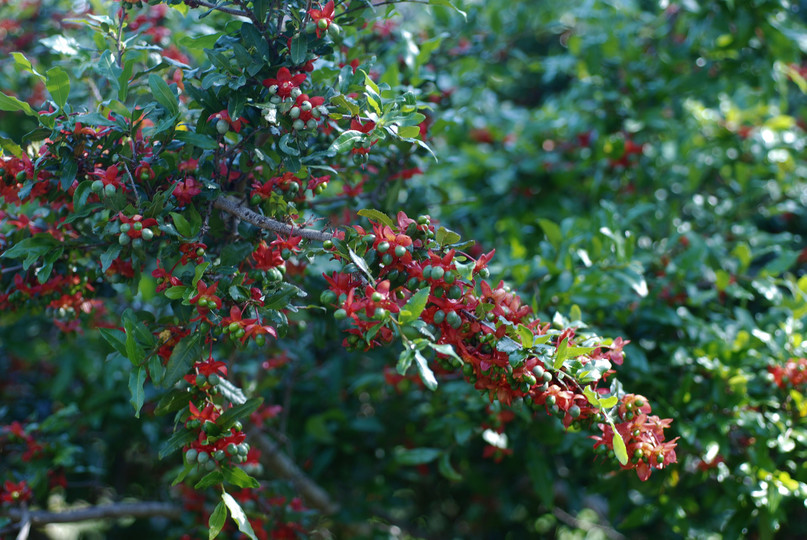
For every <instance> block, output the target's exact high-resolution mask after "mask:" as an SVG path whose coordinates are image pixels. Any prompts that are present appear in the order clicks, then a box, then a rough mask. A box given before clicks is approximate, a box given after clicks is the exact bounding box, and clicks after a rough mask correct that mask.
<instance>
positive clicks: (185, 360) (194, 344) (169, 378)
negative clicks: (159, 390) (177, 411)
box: [161, 334, 202, 388]
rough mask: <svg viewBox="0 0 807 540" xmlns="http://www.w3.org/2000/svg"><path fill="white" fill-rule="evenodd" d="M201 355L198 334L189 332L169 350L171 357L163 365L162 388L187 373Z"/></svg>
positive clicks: (168, 386)
mask: <svg viewBox="0 0 807 540" xmlns="http://www.w3.org/2000/svg"><path fill="white" fill-rule="evenodd" d="M201 355H202V346H201V345H200V343H199V334H191V335H190V336H187V337H185V338H183V339H182V341H180V342H179V343H177V344H176V346H174V350H173V351H172V352H171V358H169V359H168V364H167V365H166V366H165V377H164V378H163V381H162V385H161V386H162V387H163V388H170V387H171V386H174V385H175V384H176V383H177V381H179V380H180V379H181V378H182V377H183V376H184V375H185V374H187V373H188V371H189V370H190V368H191V366H192V365H193V364H194V363H195V362H196V360H198V359H199V357H200V356H201Z"/></svg>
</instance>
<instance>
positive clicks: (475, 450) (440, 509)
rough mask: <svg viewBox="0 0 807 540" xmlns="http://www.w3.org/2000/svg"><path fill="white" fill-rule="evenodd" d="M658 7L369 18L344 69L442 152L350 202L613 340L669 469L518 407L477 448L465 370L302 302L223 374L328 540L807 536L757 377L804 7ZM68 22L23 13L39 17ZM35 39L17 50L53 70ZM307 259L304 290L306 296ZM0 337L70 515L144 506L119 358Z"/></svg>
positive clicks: (176, 19)
mask: <svg viewBox="0 0 807 540" xmlns="http://www.w3.org/2000/svg"><path fill="white" fill-rule="evenodd" d="M661 4H663V5H659V3H656V2H650V1H635V2H631V1H627V0H625V1H617V0H614V1H594V0H592V1H585V2H583V1H572V2H563V3H556V2H534V1H528V0H522V1H519V0H506V1H505V0H493V1H488V2H468V3H467V5H461V6H460V7H461V8H462V9H463V10H464V11H465V12H466V13H467V18H466V17H462V16H461V15H459V14H458V13H457V12H456V11H454V10H451V9H448V8H440V7H429V8H427V7H425V6H420V5H416V4H403V5H401V6H396V7H390V10H391V11H390V16H391V18H390V20H391V21H394V22H395V24H396V25H397V28H396V29H395V30H393V37H392V38H390V39H388V40H385V41H383V42H381V43H372V44H362V43H359V42H357V43H356V44H355V49H354V50H353V51H351V53H353V52H355V53H356V55H357V56H360V55H361V53H363V52H364V49H363V47H365V46H366V47H367V50H368V51H370V50H372V51H374V53H375V54H377V57H376V58H375V60H374V61H373V60H372V59H371V58H365V57H362V62H367V64H368V66H369V67H370V69H372V70H374V71H376V72H377V75H378V76H379V77H380V78H381V80H382V81H383V80H385V78H386V79H387V80H390V81H398V80H400V81H401V82H402V83H404V84H410V85H412V86H413V87H415V88H417V89H419V90H420V91H421V92H422V95H424V96H431V97H432V99H431V101H432V102H433V110H432V111H431V112H430V113H429V118H430V121H431V124H430V126H429V131H428V142H429V143H430V144H432V145H433V147H434V148H435V152H436V154H437V156H438V158H439V161H437V162H434V161H433V160H431V158H429V157H428V156H426V155H424V156H423V158H422V160H421V163H420V165H421V168H422V169H423V171H424V173H423V174H422V175H417V176H415V177H413V178H411V179H408V180H405V181H404V180H400V181H398V184H397V185H393V186H392V188H391V189H390V190H389V192H388V195H387V196H386V197H384V198H383V199H379V200H376V201H367V202H366V203H364V202H363V203H361V204H367V205H368V206H374V207H378V208H379V209H381V210H384V211H386V212H388V213H389V214H394V213H396V212H397V211H398V210H401V209H405V210H406V212H407V213H408V214H409V215H416V214H418V213H427V214H430V215H431V216H432V217H433V218H435V219H438V220H439V221H440V222H441V223H442V224H444V225H445V226H447V227H450V228H452V229H454V230H457V231H458V232H461V233H462V236H463V237H464V238H469V239H475V240H477V242H478V244H479V245H480V247H482V248H484V250H485V251H487V250H489V249H491V248H496V258H495V259H494V264H493V266H492V273H493V275H494V276H497V275H498V276H501V277H502V278H503V279H505V280H506V281H507V282H509V283H510V284H512V285H513V286H515V287H517V288H518V289H519V290H520V291H522V292H523V296H524V297H525V299H529V301H531V302H532V305H533V308H534V309H535V311H536V312H538V313H540V314H541V315H542V318H543V319H545V320H547V321H551V320H552V319H553V317H555V314H556V313H560V314H561V315H562V316H564V317H567V318H568V319H569V320H572V321H574V320H579V319H581V318H582V321H583V322H581V324H585V325H588V326H589V327H591V328H593V329H595V330H596V331H597V332H598V333H601V334H604V335H610V336H622V337H623V338H625V339H629V340H631V344H630V345H629V346H628V347H626V349H625V350H626V361H625V365H624V366H623V367H622V370H621V372H620V380H622V382H623V384H624V385H625V386H626V387H627V388H630V389H631V391H634V392H637V393H641V394H643V395H645V396H647V397H649V398H650V399H651V400H652V402H653V403H654V412H655V413H656V414H659V416H661V417H663V418H666V417H669V418H673V419H674V423H673V427H672V431H673V432H674V433H673V436H679V437H680V440H679V447H678V464H677V465H675V466H672V467H669V468H667V469H665V470H664V471H660V472H656V473H654V474H653V476H652V477H651V479H650V480H649V481H648V482H644V483H642V482H639V481H638V479H637V478H636V477H635V475H633V474H632V473H627V472H622V473H613V472H612V467H611V466H610V464H602V463H601V462H600V461H597V460H595V458H594V452H593V451H592V450H591V445H590V441H589V440H587V438H586V435H585V434H582V433H571V432H565V431H564V430H563V428H562V426H561V425H560V423H559V422H558V421H557V420H556V419H553V418H551V417H544V416H541V415H539V417H538V418H533V416H532V414H528V412H527V411H526V410H521V409H519V408H518V407H515V408H514V409H515V410H514V413H515V419H514V420H513V421H511V422H509V423H507V425H506V428H505V430H504V433H506V435H507V447H508V449H511V450H512V455H509V456H504V457H503V459H502V460H501V461H494V460H492V459H484V458H483V457H482V454H483V449H484V447H485V445H486V443H485V441H484V439H483V436H482V434H483V433H484V431H485V429H486V428H487V427H492V428H496V427H497V426H496V424H495V423H492V422H495V421H496V420H491V418H499V417H500V416H501V415H500V414H499V413H500V412H501V411H499V410H498V409H497V408H494V410H493V411H489V410H487V407H488V405H487V403H486V401H485V400H483V399H482V398H480V397H479V396H478V395H477V393H476V392H475V391H473V389H472V388H470V387H469V386H468V385H467V384H464V383H462V382H461V381H447V382H442V383H441V385H440V387H439V388H438V389H437V391H435V392H430V391H427V390H425V389H423V388H422V387H421V386H419V385H418V384H417V382H416V381H404V382H403V383H401V385H400V386H393V385H391V384H389V383H388V382H386V381H385V376H384V367H385V366H387V367H392V366H393V365H394V363H395V355H394V351H393V352H392V353H391V352H390V351H384V350H382V351H378V352H373V353H372V354H370V353H348V352H345V351H343V350H342V349H341V347H340V343H341V339H342V336H340V335H339V334H338V332H337V330H338V328H337V325H336V324H335V323H333V322H332V321H331V320H330V319H329V318H323V317H322V316H317V315H316V312H311V314H302V315H299V317H298V318H299V320H298V321H297V323H298V324H297V325H296V327H295V328H294V329H293V330H292V331H291V335H290V336H289V338H287V341H286V342H283V341H281V342H280V343H279V346H278V349H277V350H276V351H274V352H275V354H276V355H282V354H285V355H287V356H288V357H289V358H290V359H291V360H292V361H291V363H290V364H289V365H288V366H286V367H284V368H282V369H277V370H266V369H264V368H262V366H261V360H262V359H261V358H260V357H259V354H258V353H250V352H246V353H243V354H246V355H249V354H253V355H255V358H254V360H255V362H253V363H251V364H250V363H248V362H243V363H242V364H241V365H243V366H246V367H243V368H241V370H240V372H238V377H239V378H240V380H241V382H242V383H243V384H244V386H245V388H247V389H249V390H250V391H251V392H253V393H259V394H261V395H263V396H264V397H265V399H266V401H267V402H268V403H276V404H280V405H282V406H283V407H284V409H285V411H286V412H284V413H283V415H281V417H280V418H279V419H278V420H277V421H276V424H274V425H273V426H272V427H271V430H273V433H280V434H282V438H283V440H286V441H288V442H287V444H286V445H285V450H286V451H287V452H288V453H289V454H290V455H292V456H293V457H294V459H295V460H296V461H297V462H298V463H300V464H304V468H305V470H306V472H307V473H308V474H310V476H311V477H312V478H313V479H315V480H316V481H317V482H318V483H320V485H322V486H323V487H324V488H325V489H326V490H327V491H328V492H330V493H331V494H333V496H334V497H335V498H338V499H339V500H341V501H343V510H342V514H340V515H339V516H338V517H336V518H333V520H334V521H335V522H336V523H337V525H335V526H336V527H337V528H336V529H335V530H339V529H338V526H339V525H338V524H339V523H349V522H356V521H368V520H371V519H375V520H377V521H379V522H388V523H393V524H398V525H401V526H402V527H403V529H404V530H405V532H406V534H409V535H412V536H414V537H435V538H436V537H440V538H449V537H457V538H505V537H508V538H523V537H527V536H534V537H537V536H552V535H554V536H558V537H563V538H602V537H605V536H606V535H607V534H616V533H614V532H613V531H619V533H621V534H623V535H625V536H627V537H631V538H647V537H655V538H681V537H686V538H712V537H713V538H723V537H724V538H737V537H751V538H772V537H780V538H798V537H802V536H804V535H807V525H805V523H807V510H805V503H804V501H805V499H806V498H807V420H805V418H807V402H805V392H807V389H805V388H804V386H803V385H802V386H801V387H798V388H793V389H780V388H778V387H777V386H776V385H775V384H774V383H773V381H772V378H771V377H770V375H769V372H768V368H769V367H771V366H776V365H783V364H784V363H785V362H786V361H787V360H788V359H789V358H792V357H797V358H798V357H803V356H805V350H804V349H805V346H804V339H803V333H804V321H805V316H807V278H805V277H804V273H805V257H803V256H801V254H802V253H803V252H802V250H803V249H804V248H805V241H804V234H805V229H807V211H805V204H806V203H807V183H805V175H807V162H805V150H804V148H805V142H807V137H806V136H805V135H806V134H805V127H807V126H805V123H804V120H805V104H807V99H805V95H804V92H805V91H807V83H805V80H804V78H803V75H802V72H801V71H799V70H800V69H801V65H802V64H801V63H802V61H803V59H804V54H805V53H807V27H806V26H805V16H804V9H807V5H802V4H799V3H794V2H782V1H778V0H777V1H774V0H754V1H747V2H740V1H737V2H734V1H729V0H720V1H715V2H702V3H697V2H693V1H682V2H679V3H674V2H666V3H665V2H661ZM12 9H13V8H11V7H9V6H5V7H0V16H2V17H9V18H12V14H11V13H10V11H11V10H12ZM62 9H65V6H60V5H56V4H53V5H43V8H42V10H43V11H42V14H41V15H42V17H43V18H42V20H44V21H52V19H48V18H46V17H44V14H47V13H59V12H60V10H62ZM396 10H397V11H396ZM15 16H16V17H20V18H21V19H22V16H21V15H15ZM169 20H170V24H168V23H166V26H169V27H170V28H171V29H172V31H173V35H172V37H171V40H172V41H176V42H179V43H182V38H183V37H184V36H193V35H195V32H196V31H197V30H198V28H196V27H195V26H194V24H193V23H192V22H191V21H190V20H189V19H185V18H183V17H182V16H181V14H180V13H179V12H178V11H172V12H171V13H170V14H169ZM40 22H41V21H40ZM49 24H50V23H45V25H44V26H45V28H44V30H43V31H45V32H47V31H48V26H49ZM49 31H50V32H51V33H53V35H54V36H57V35H58V34H57V33H55V32H58V31H59V29H58V27H56V26H52V27H50V29H49ZM54 43H55V41H53V40H51V42H50V43H48V42H40V43H31V44H30V45H29V47H30V49H29V50H28V51H26V54H27V55H28V56H29V57H34V56H35V57H36V58H37V59H38V62H40V63H41V64H42V65H44V66H48V65H51V64H56V63H59V62H61V61H63V60H65V58H66V55H65V53H64V52H61V53H60V52H58V50H57V48H56V46H55V45H54ZM188 43H190V41H186V42H185V44H186V45H187V44H188ZM191 51H193V49H192V47H191ZM4 52H5V51H4ZM196 53H199V51H196ZM77 54H78V56H79V57H80V53H77ZM192 54H193V52H192ZM349 54H350V53H349ZM199 58H201V55H199ZM200 61H201V60H200ZM0 87H2V88H3V89H4V91H7V90H13V91H16V92H18V93H19V94H20V96H21V97H22V96H25V95H26V93H29V92H30V91H31V90H32V88H33V84H32V80H31V78H30V77H29V78H28V79H26V78H25V77H21V76H20V75H19V71H18V69H17V67H16V66H15V64H14V62H13V61H12V60H11V59H10V58H9V57H5V58H0ZM82 91H83V90H82V89H81V88H80V87H77V86H74V87H73V88H72V89H71V100H73V99H80V97H81V94H80V92H82ZM28 124H30V122H28V121H27V120H26V119H25V117H24V115H21V114H11V113H2V116H0V135H3V136H4V137H7V138H9V139H11V140H15V141H17V142H20V141H21V140H22V137H23V135H24V133H25V132H26V131H28V130H30V129H32V128H33V127H34V126H33V125H28ZM341 208H342V203H340V202H335V203H333V209H332V210H333V213H334V214H337V212H339V211H341ZM327 268H328V267H327V266H323V267H322V268H319V267H315V270H316V271H313V272H310V273H309V274H310V277H308V278H305V279H306V282H305V288H306V289H307V290H310V291H311V292H312V295H313V296H314V298H316V297H317V296H318V292H317V290H318V288H319V289H321V288H322V286H323V284H322V283H321V280H320V279H318V278H317V276H318V274H319V273H321V272H322V271H324V270H326V269H327ZM154 287H155V284H154V282H153V281H152V280H150V279H148V278H146V279H144V280H143V281H142V282H141V285H140V290H139V291H135V292H136V294H133V295H132V297H131V300H132V301H133V302H134V303H135V304H137V303H140V304H141V305H147V304H148V303H149V302H150V301H151V299H152V298H153V296H154V292H153V291H154ZM0 324H1V325H2V328H0V333H1V334H0V337H1V338H2V340H3V348H2V352H0V369H2V370H3V372H5V373H7V374H8V377H7V378H6V380H4V381H3V382H2V383H0V389H2V391H3V403H2V404H0V423H3V424H5V423H9V422H10V421H11V420H13V419H21V418H26V417H28V418H40V419H44V418H46V417H47V415H48V413H49V412H50V411H52V410H54V409H59V410H61V411H62V412H61V413H60V414H61V416H62V417H63V419H62V420H61V421H59V422H57V421H56V420H52V421H51V422H52V423H51V425H49V426H45V424H43V426H45V427H47V428H48V429H50V430H52V431H51V433H52V437H53V438H54V440H59V441H60V442H59V444H60V445H61V446H60V448H61V450H60V454H59V455H58V458H57V459H56V460H55V461H54V465H59V466H64V467H66V468H67V469H68V470H69V471H70V474H71V477H70V478H71V480H72V481H74V483H75V486H77V487H72V488H69V491H68V493H67V498H68V499H70V500H75V499H80V498H84V499H90V500H96V499H98V497H99V495H101V494H103V493H105V490H107V489H111V490H112V491H114V492H116V493H118V494H121V495H124V496H130V497H138V498H150V497H154V493H159V492H160V490H164V489H165V488H163V487H160V486H161V485H162V483H161V482H160V480H161V478H162V477H163V476H165V477H166V478H170V476H169V474H171V473H174V472H176V471H175V470H173V471H172V470H171V468H172V467H173V466H175V464H172V463H168V462H161V461H159V460H157V459H156V454H157V450H156V449H157V445H158V443H159V441H161V440H163V438H164V437H165V433H167V432H168V431H170V426H168V424H166V422H164V421H162V420H160V419H155V418H153V417H151V416H150V415H149V414H148V412H149V411H146V412H145V414H144V416H145V417H146V418H145V419H144V420H143V421H137V420H135V419H134V418H132V414H131V406H130V404H129V403H128V402H127V399H125V397H126V396H125V392H122V391H121V387H122V386H124V387H125V385H126V380H127V376H126V375H125V373H126V370H127V369H128V366H126V365H124V364H121V365H118V364H116V363H115V362H114V361H105V360H104V358H105V357H106V355H107V353H108V352H109V351H108V346H107V345H106V343H105V342H103V341H101V340H100V339H99V338H98V336H97V335H94V334H90V333H87V334H84V335H80V336H76V337H75V338H73V339H72V340H71V341H70V342H69V343H67V344H64V343H59V344H58V346H57V345H56V344H57V341H56V339H57V335H56V333H54V332H52V331H51V329H50V328H49V326H48V324H47V319H44V318H41V317H39V316H37V315H31V316H26V317H23V318H20V317H16V316H15V317H10V316H5V315H0ZM148 397H153V396H147V398H148ZM147 401H148V400H147ZM496 407H498V405H497V406H496ZM79 411H80V412H79ZM65 418H66V419H68V421H65V420H64V419H65ZM45 422H47V420H45ZM45 427H43V429H45ZM79 448H80V449H81V450H79ZM39 474H46V471H45V470H44V469H43V470H41V471H40V473H39ZM273 487H274V489H276V490H277V491H278V492H279V493H287V494H291V493H292V490H291V488H290V487H289V486H288V485H286V484H284V483H282V482H276V485H274V486H273ZM311 519H315V518H311ZM190 526H191V525H190V524H180V525H176V524H173V525H165V524H164V523H160V522H152V523H138V524H136V525H134V526H131V527H128V528H122V529H119V530H118V529H116V530H112V531H108V535H109V537H110V538H111V537H118V538H121V537H124V536H127V537H128V536H131V537H132V538H134V537H138V535H139V534H146V533H144V532H142V531H143V530H145V529H148V530H149V531H153V530H154V529H155V528H156V529H158V530H160V531H161V532H160V534H169V533H170V534H174V533H176V534H181V532H183V531H184V530H185V529H186V528H187V527H190ZM166 531H167V532H166ZM149 534H151V533H149Z"/></svg>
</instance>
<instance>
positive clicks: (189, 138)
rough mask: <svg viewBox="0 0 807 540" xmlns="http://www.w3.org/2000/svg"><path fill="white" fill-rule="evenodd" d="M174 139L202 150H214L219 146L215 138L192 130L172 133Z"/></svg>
mask: <svg viewBox="0 0 807 540" xmlns="http://www.w3.org/2000/svg"><path fill="white" fill-rule="evenodd" d="M174 139H176V140H178V141H181V142H183V143H185V144H188V145H190V146H195V147H196V148H201V149H202V150H215V149H216V148H218V147H219V143H218V142H216V139H214V138H212V137H208V136H207V135H202V134H201V133H196V132H194V131H177V132H176V133H174Z"/></svg>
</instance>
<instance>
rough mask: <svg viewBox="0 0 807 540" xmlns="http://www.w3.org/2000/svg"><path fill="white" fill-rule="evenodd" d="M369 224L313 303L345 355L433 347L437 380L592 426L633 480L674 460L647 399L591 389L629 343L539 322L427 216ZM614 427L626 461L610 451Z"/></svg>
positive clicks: (663, 423) (334, 244) (351, 236)
mask: <svg viewBox="0 0 807 540" xmlns="http://www.w3.org/2000/svg"><path fill="white" fill-rule="evenodd" d="M373 217H375V218H376V221H375V222H374V223H373V227H372V232H368V231H367V230H365V229H364V228H362V227H359V226H356V227H354V228H352V229H348V230H347V231H345V232H344V234H343V235H340V237H337V238H334V240H333V241H329V242H327V243H326V245H325V247H326V249H328V250H330V252H331V253H332V254H333V256H334V258H335V259H337V260H339V261H341V262H342V263H343V265H344V267H343V270H342V272H339V273H333V274H331V275H330V276H325V279H326V281H327V282H328V285H329V288H328V290H327V291H325V292H324V293H323V294H322V296H321V301H322V302H323V303H324V304H326V305H329V306H331V307H333V308H334V309H335V312H334V317H335V318H336V319H337V320H347V321H349V323H350V327H349V328H348V329H347V333H348V334H349V335H348V337H347V338H346V339H345V346H346V347H348V348H354V349H355V348H359V349H362V348H363V349H369V348H372V347H376V346H379V345H382V344H386V343H390V342H391V341H393V339H394V338H395V337H400V338H401V339H402V340H403V342H404V345H405V347H406V349H407V350H412V351H414V350H418V351H419V350H420V348H422V345H425V346H428V347H431V348H433V349H434V350H435V351H436V362H437V364H438V365H439V366H440V369H441V370H442V371H449V372H450V371H459V372H460V373H462V376H463V377H465V379H466V380H468V382H470V383H472V384H473V385H474V386H475V388H477V389H478V390H480V391H481V392H482V393H483V394H486V395H488V397H489V399H490V400H491V401H493V400H498V401H500V402H501V403H503V404H505V405H511V404H512V403H513V402H515V401H523V402H524V403H525V404H526V405H527V406H528V407H530V408H532V409H534V410H538V409H542V410H544V411H546V412H547V413H548V414H551V415H554V416H559V417H560V418H561V419H562V422H563V424H564V426H566V427H569V426H572V425H574V426H577V427H580V428H587V427H591V426H592V425H593V424H594V423H595V422H599V425H600V427H601V429H602V431H603V435H602V436H601V437H598V438H596V440H597V443H596V445H595V446H596V447H600V446H603V447H605V448H608V449H611V450H614V453H615V456H616V457H617V458H618V459H619V460H620V463H621V464H622V466H623V467H624V468H633V469H636V471H637V473H638V475H639V477H640V478H641V479H642V480H646V479H647V478H648V477H649V475H650V470H651V468H662V467H664V466H665V465H668V464H669V463H672V462H675V459H676V457H675V451H674V448H675V441H670V442H664V433H663V431H664V429H665V428H666V427H667V426H668V425H669V424H670V422H671V420H661V419H659V418H658V417H655V416H648V414H649V413H650V406H649V404H648V403H647V400H645V399H644V398H639V397H636V396H633V395H630V394H624V395H617V394H615V395H611V394H612V391H611V388H605V387H602V388H601V387H599V386H598V385H599V383H600V382H601V381H605V379H606V378H607V377H608V376H609V375H610V374H611V373H613V371H612V364H621V363H622V359H623V353H622V347H623V346H624V345H625V344H626V343H627V342H626V341H623V340H622V339H618V340H616V341H614V342H613V343H611V344H610V345H606V344H603V343H601V342H600V341H597V340H594V339H592V338H589V339H582V340H581V339H580V338H578V336H577V335H576V331H575V329H574V328H565V329H553V328H551V325H549V324H541V322H540V320H538V319H535V318H533V317H531V310H530V308H529V307H528V306H525V305H523V304H522V303H521V299H520V298H519V297H518V295H516V294H514V293H513V292H512V291H511V290H510V289H509V288H508V287H507V286H506V285H504V283H502V282H499V283H498V284H497V285H491V284H490V283H489V282H487V281H486V280H485V278H487V277H488V276H489V271H488V269H487V264H488V262H489V261H490V260H491V258H492V256H493V253H492V252H491V253H488V254H483V255H481V256H479V257H478V258H476V259H474V258H472V257H471V256H470V255H468V254H466V253H464V252H462V251H461V250H460V247H461V246H460V244H458V242H459V237H458V236H457V235H456V234H455V233H452V232H450V231H447V230H446V229H443V228H440V229H436V228H435V227H434V226H433V225H432V224H431V220H430V219H429V217H428V216H421V217H420V218H418V219H417V220H413V219H411V218H409V217H407V216H406V215H405V214H404V213H403V212H401V213H399V214H398V216H397V222H393V221H392V220H391V219H389V218H388V217H387V216H383V215H379V214H375V215H374V216H373ZM376 279H378V280H380V281H375V280H376ZM417 354H420V353H419V352H418V353H417ZM404 355H406V351H405V353H404ZM403 365H404V369H405V366H406V365H407V364H406V363H404V364H403ZM399 366H400V364H399ZM435 384H436V383H435ZM612 388H613V387H612ZM614 418H617V419H618V420H621V422H620V423H619V424H617V425H616V429H617V431H618V433H619V434H620V436H621V439H620V440H621V441H622V442H623V444H625V445H627V459H626V458H625V456H624V455H623V453H622V452H621V451H620V445H619V443H615V441H614V440H615V439H619V437H615V436H614V432H613V429H612V428H611V425H613V419H614ZM605 422H607V423H605ZM615 444H616V446H617V448H616V449H615V448H614V446H615Z"/></svg>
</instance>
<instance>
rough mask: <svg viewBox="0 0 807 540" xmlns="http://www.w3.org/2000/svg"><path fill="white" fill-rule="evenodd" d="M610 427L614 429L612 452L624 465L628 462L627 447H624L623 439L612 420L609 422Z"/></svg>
mask: <svg viewBox="0 0 807 540" xmlns="http://www.w3.org/2000/svg"><path fill="white" fill-rule="evenodd" d="M611 429H612V430H613V431H614V454H616V459H618V460H619V463H620V464H622V465H626V464H627V463H628V449H627V448H626V447H625V441H624V440H623V439H622V435H620V434H619V432H618V431H617V430H616V426H615V425H614V423H613V422H611Z"/></svg>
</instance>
